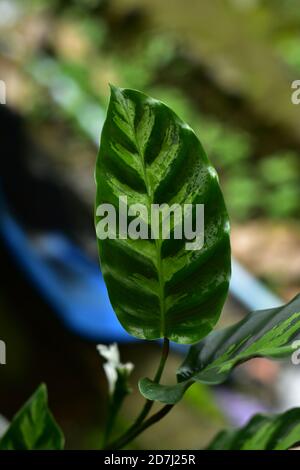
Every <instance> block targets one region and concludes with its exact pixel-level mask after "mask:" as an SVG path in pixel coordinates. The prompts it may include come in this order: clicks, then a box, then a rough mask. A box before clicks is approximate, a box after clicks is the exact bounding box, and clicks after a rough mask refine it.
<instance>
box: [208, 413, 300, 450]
mask: <svg viewBox="0 0 300 470" xmlns="http://www.w3.org/2000/svg"><path fill="white" fill-rule="evenodd" d="M299 443H300V408H294V409H292V410H289V411H286V412H285V413H283V414H277V415H273V416H264V415H256V416H254V417H253V418H251V420H250V421H249V423H248V424H246V426H244V427H243V428H240V429H234V430H229V431H221V432H220V433H219V434H218V435H217V436H216V437H215V438H214V439H213V441H212V442H211V443H210V445H209V446H208V449H209V450H287V449H290V448H292V447H295V446H296V445H297V444H299Z"/></svg>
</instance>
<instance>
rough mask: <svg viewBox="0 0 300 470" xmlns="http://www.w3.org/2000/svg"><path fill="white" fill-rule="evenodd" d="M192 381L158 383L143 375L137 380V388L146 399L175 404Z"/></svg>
mask: <svg viewBox="0 0 300 470" xmlns="http://www.w3.org/2000/svg"><path fill="white" fill-rule="evenodd" d="M193 383H194V381H193V380H187V381H185V382H181V383H178V384H176V385H158V384H156V383H154V382H153V381H152V380H150V379H148V378H147V377H145V378H144V379H141V380H140V381H139V389H140V392H141V394H142V395H143V396H144V397H146V398H148V400H151V401H160V402H161V403H167V404H168V405H175V403H177V402H179V401H180V400H181V398H182V397H183V395H184V393H185V392H186V390H187V389H188V388H189V387H190V386H191V385H192V384H193Z"/></svg>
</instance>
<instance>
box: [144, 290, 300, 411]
mask: <svg viewBox="0 0 300 470" xmlns="http://www.w3.org/2000/svg"><path fill="white" fill-rule="evenodd" d="M297 338H298V339H299V338H300V295H298V296H297V297H295V298H294V299H293V300H292V301H291V302H289V303H288V304H286V305H283V306H282V307H277V308H272V309H268V310H260V311H257V312H253V313H250V314H249V315H247V316H246V317H245V318H244V319H243V320H242V321H240V322H238V323H236V324H235V325H232V326H229V327H227V328H224V329H221V330H217V331H214V332H212V333H211V334H209V335H208V336H207V337H206V338H204V339H203V340H202V341H200V342H199V343H198V344H195V345H193V346H191V348H190V349H189V352H188V355H187V357H186V359H185V360H184V362H183V364H182V365H181V367H180V368H179V370H178V372H177V381H178V383H177V384H176V385H173V386H164V385H158V384H155V383H153V382H152V381H151V380H149V379H147V378H146V379H142V380H141V381H140V384H139V386H140V391H141V393H142V394H143V395H144V396H145V397H147V398H149V399H150V400H158V401H161V402H163V403H169V404H172V403H176V402H177V401H179V400H180V399H181V397H182V396H183V394H184V392H185V391H186V389H187V388H188V387H189V386H190V385H191V384H192V383H193V382H202V383H206V384H212V385H213V384H220V383H222V382H224V380H226V379H227V377H228V375H229V374H230V372H231V370H232V369H233V368H234V367H235V366H237V365H238V364H241V363H242V362H245V361H247V360H249V359H251V358H253V357H267V358H272V359H279V358H284V357H287V356H290V355H291V354H292V353H293V351H294V349H295V346H294V345H293V343H294V341H295V339H297ZM298 347H299V346H298Z"/></svg>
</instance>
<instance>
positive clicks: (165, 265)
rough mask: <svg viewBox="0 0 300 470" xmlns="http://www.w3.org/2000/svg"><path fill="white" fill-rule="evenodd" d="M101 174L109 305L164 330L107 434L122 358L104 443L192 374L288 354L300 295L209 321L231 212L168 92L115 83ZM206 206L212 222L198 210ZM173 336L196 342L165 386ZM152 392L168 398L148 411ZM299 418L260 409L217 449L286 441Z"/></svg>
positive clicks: (218, 378) (143, 422) (123, 379)
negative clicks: (125, 409) (136, 397)
mask: <svg viewBox="0 0 300 470" xmlns="http://www.w3.org/2000/svg"><path fill="white" fill-rule="evenodd" d="M95 175H96V183H97V196H96V217H95V218H96V232H97V238H98V245H99V255H100V263H101V269H102V273H103V276H104V279H105V282H106V285H107V289H108V293H109V297H110V300H111V304H112V306H113V308H114V310H115V312H116V314H117V316H118V318H119V321H120V322H121V324H122V325H123V327H124V328H125V329H126V330H127V331H128V332H129V333H130V334H131V335H133V336H135V337H137V338H140V339H145V340H156V339H160V338H161V339H162V340H163V346H162V355H161V361H160V363H159V364H158V368H157V372H156V374H155V377H154V378H153V379H152V380H150V379H149V378H142V379H141V380H140V382H139V389H140V392H141V394H142V395H143V396H144V397H145V398H146V401H145V405H144V407H143V409H142V410H141V412H140V414H139V415H138V417H137V418H136V420H135V421H134V423H133V424H132V425H131V426H130V427H129V429H128V430H127V431H126V432H125V433H124V434H123V435H122V436H120V437H119V438H118V439H117V440H116V441H114V442H109V438H110V432H111V429H112V427H113V422H114V419H115V417H116V410H119V408H120V406H119V405H120V404H121V401H123V399H124V397H125V395H126V394H127V393H129V389H128V386H127V379H128V371H129V369H130V368H128V367H127V368H126V367H125V368H124V367H121V366H119V367H118V364H115V374H114V377H115V379H114V387H113V389H112V391H111V406H110V410H111V413H110V417H109V420H108V428H107V432H106V433H105V447H106V448H109V449H115V448H122V447H124V446H125V445H127V444H128V443H129V442H130V441H132V440H133V439H134V438H135V437H136V436H137V435H139V434H140V433H141V432H142V431H144V430H145V429H146V428H148V427H149V426H151V425H153V424H154V423H156V422H157V421H159V420H160V419H162V418H163V417H164V416H165V415H166V414H167V413H168V412H169V411H170V410H171V409H172V407H173V406H174V405H175V404H176V403H177V402H179V400H180V399H181V398H182V396H183V395H184V393H185V391H186V390H187V389H188V388H189V387H190V386H192V385H193V383H194V382H201V383H205V384H219V383H221V382H223V381H224V380H226V378H227V377H228V375H229V374H230V372H231V370H232V369H233V368H234V367H236V366H237V365H239V364H241V363H242V362H245V361H247V360H249V359H251V358H254V357H267V358H272V359H279V358H284V357H288V356H289V355H291V354H292V352H293V344H294V341H295V339H296V338H297V337H298V336H299V330H300V296H298V297H296V298H294V299H293V300H292V301H291V302H290V303H288V304H287V305H284V306H282V307H279V308H274V309H269V310H263V311H257V312H253V313H250V314H249V315H248V316H246V317H245V318H244V319H243V320H242V321H240V322H239V323H236V324H234V325H232V326H230V327H228V328H225V329H219V330H216V331H212V330H213V328H214V326H215V324H216V323H217V321H218V319H219V316H220V313H221V310H222V307H223V304H224V301H225V299H226V296H227V292H228V285H229V279H230V258H231V257H230V241H229V220H228V215H227V211H226V207H225V203H224V200H223V196H222V193H221V190H220V186H219V183H218V177H217V174H216V171H215V170H214V168H213V166H212V165H211V163H210V162H209V160H208V158H207V156H206V154H205V152H204V150H203V148H202V146H201V143H200V141H199V140H198V138H197V136H196V135H195V133H194V132H193V130H192V129H191V128H190V127H189V126H188V125H187V124H186V123H184V122H183V121H182V120H181V119H180V118H179V117H178V116H177V115H176V114H175V113H174V112H173V111H172V110H171V109H170V108H168V106H166V105H165V104H163V103H161V102H160V101H157V100H154V99H153V98H151V97H149V96H147V95H145V94H143V93H140V92H139V91H135V90H130V89H120V88H115V87H113V86H112V87H111V98H110V103H109V107H108V112H107V117H106V121H105V124H104V127H103V131H102V137H101V144H100V151H99V156H98V160H97V165H96V173H95ZM199 208H200V209H201V208H202V209H203V208H204V211H203V210H202V212H201V210H200V209H199ZM203 213H204V225H203V224H201V223H200V224H199V223H198V222H199V220H197V217H198V215H199V214H200V215H201V214H202V215H203ZM124 214H125V215H124ZM200 218H201V217H200ZM125 219H126V220H125ZM201 220H202V221H203V219H201ZM185 225H187V226H188V227H189V230H186V226H185ZM170 341H174V342H177V343H183V344H192V346H191V347H190V350H189V352H188V354H187V357H186V358H185V359H184V361H183V364H182V365H181V366H180V368H179V370H178V371H177V375H176V381H174V382H175V383H174V384H170V385H162V384H161V383H160V380H161V377H162V373H163V370H164V367H165V363H166V361H167V357H168V351H169V342H170ZM100 352H101V351H100ZM104 355H105V354H104ZM106 359H108V362H109V358H107V354H106ZM106 368H107V367H106ZM108 369H109V367H108ZM108 376H109V374H108ZM118 383H119V385H118ZM118 397H119V398H118ZM116 400H120V402H119V404H118V403H117V402H116ZM155 401H158V402H161V403H162V407H161V409H160V410H159V411H158V412H156V413H154V414H152V415H150V412H151V409H152V405H153V403H154V402H155ZM149 415H150V417H149ZM299 417H300V410H298V409H295V410H291V411H290V412H287V413H285V414H283V415H281V416H269V417H264V416H257V417H254V418H253V419H252V420H251V421H250V423H249V424H248V425H247V426H246V428H244V429H242V430H239V431H232V432H231V431H228V432H223V433H221V434H220V435H219V436H217V438H216V439H215V440H214V442H213V443H212V444H211V446H210V448H212V449H222V448H224V449H229V448H232V449H234V448H236V449H249V448H251V449H256V448H259V449H286V448H289V447H291V446H293V445H294V444H295V443H297V442H298V441H300V420H299ZM262 435H263V436H264V438H263V439H262V438H261V436H262Z"/></svg>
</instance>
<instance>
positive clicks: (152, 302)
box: [96, 87, 230, 343]
mask: <svg viewBox="0 0 300 470" xmlns="http://www.w3.org/2000/svg"><path fill="white" fill-rule="evenodd" d="M96 183H97V198H96V206H97V208H98V207H99V205H100V204H104V203H109V204H112V205H113V206H114V207H115V208H116V211H117V214H119V210H118V207H119V197H120V196H123V197H127V202H128V206H131V205H132V204H143V206H144V207H146V209H147V211H148V214H150V212H151V206H152V204H163V203H165V204H169V206H171V205H172V204H175V203H176V204H180V207H181V208H183V205H184V204H193V205H194V206H193V207H194V208H195V204H204V210H205V240H204V246H203V247H202V249H199V250H187V249H186V245H185V243H186V240H185V239H183V240H178V239H174V236H172V234H174V220H173V222H172V227H171V238H170V239H162V238H159V239H157V240H151V239H150V240H149V239H137V240H133V239H129V238H127V239H122V238H120V236H119V235H120V234H119V233H118V231H119V225H118V217H117V226H116V232H117V237H116V238H115V239H113V238H111V239H109V238H107V239H105V240H99V254H100V260H101V267H102V271H103V275H104V279H105V282H106V285H107V288H108V293H109V297H110V300H111V303H112V306H113V308H114V310H115V312H116V314H117V316H118V318H119V320H120V322H121V323H122V325H123V326H124V328H125V329H126V330H127V331H128V332H129V333H131V334H132V335H134V336H136V337H138V338H144V339H156V338H160V337H167V338H170V339H171V340H173V341H176V342H179V343H193V342H196V341H198V340H199V339H200V338H202V337H203V336H205V335H206V334H208V333H209V332H210V331H211V330H212V328H213V326H214V325H215V323H216V322H217V320H218V318H219V316H220V312H221V309H222V306H223V303H224V301H225V298H226V295H227V290H228V283H229V277H230V242H229V222H228V216H227V212H226V208H225V205H224V200H223V196H222V193H221V190H220V187H219V184H218V178H217V175H216V172H215V170H214V168H213V167H212V166H211V164H210V162H209V161H208V159H207V157H206V155H205V153H204V150H203V148H202V146H201V144H200V142H199V140H198V138H197V137H196V135H195V134H194V132H193V131H192V129H191V128H190V127H189V126H188V125H187V124H185V123H184V122H183V121H182V120H181V119H180V118H179V117H178V116H176V114H175V113H174V112H173V111H172V110H171V109H170V108H168V107H167V106H166V105H165V104H163V103H161V102H160V101H157V100H154V99H153V98H150V97H149V96H146V95H145V94H143V93H140V92H138V91H134V90H129V89H119V88H114V87H112V89H111V98H110V103H109V108H108V113H107V118H106V121H105V124H104V127H103V131H102V137H101V145H100V151H99V156H98V160H97V166H96ZM193 216H194V218H195V214H193ZM100 220H102V221H103V217H102V218H101V217H99V216H97V211H96V224H97V227H99V222H100ZM143 220H144V223H145V225H146V228H147V233H148V234H150V231H151V229H153V226H152V227H151V225H150V217H147V216H144V219H143ZM160 226H161V225H160ZM175 226H178V219H177V222H175ZM116 232H110V235H111V236H112V235H113V233H116ZM97 233H98V231H97ZM98 238H99V237H98Z"/></svg>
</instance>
